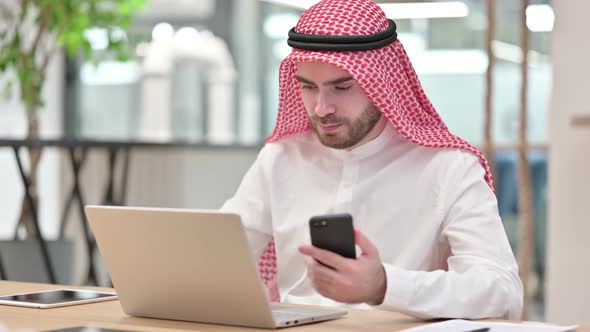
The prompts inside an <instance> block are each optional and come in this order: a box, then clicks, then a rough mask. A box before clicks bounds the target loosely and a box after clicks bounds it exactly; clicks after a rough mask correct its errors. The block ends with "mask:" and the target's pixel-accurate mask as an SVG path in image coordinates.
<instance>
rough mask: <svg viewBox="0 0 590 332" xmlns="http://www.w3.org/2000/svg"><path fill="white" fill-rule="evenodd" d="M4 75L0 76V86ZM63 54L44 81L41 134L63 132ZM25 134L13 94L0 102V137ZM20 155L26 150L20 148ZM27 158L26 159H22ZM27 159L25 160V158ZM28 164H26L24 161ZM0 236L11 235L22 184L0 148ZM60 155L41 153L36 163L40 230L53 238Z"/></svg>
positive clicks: (13, 163)
mask: <svg viewBox="0 0 590 332" xmlns="http://www.w3.org/2000/svg"><path fill="white" fill-rule="evenodd" d="M4 79H5V77H2V78H0V86H2V84H1V83H2V82H3V80H4ZM62 96H63V56H62V55H61V54H59V55H57V56H55V57H54V58H53V60H52V61H51V62H50V64H49V67H48V72H47V81H46V84H45V88H44V89H43V98H44V100H45V107H44V108H43V109H42V110H41V111H40V113H39V117H40V121H39V122H40V126H41V136H42V137H56V136H59V135H60V134H61V133H62V114H63V113H62V109H63V100H62V99H63V97H62ZM25 136H26V118H25V112H24V109H23V107H22V105H20V103H19V102H18V100H17V95H16V94H14V96H13V98H12V100H9V101H6V100H1V101H0V137H2V138H15V139H20V138H24V137H25ZM22 153H23V156H24V153H25V151H24V150H23V151H22ZM24 159H27V158H24ZM25 162H26V161H25ZM27 165H28V163H27ZM0 170H2V171H1V172H0V187H1V188H2V190H0V211H2V214H1V216H2V217H1V219H0V239H6V238H11V237H12V234H13V232H14V227H15V226H16V222H17V219H18V215H19V213H20V202H21V199H22V195H23V192H24V191H23V186H22V182H21V179H20V174H19V171H18V166H17V164H16V160H15V158H14V154H13V152H12V150H11V149H10V148H7V147H4V148H0ZM58 174H59V155H58V153H57V151H56V150H54V149H48V150H45V151H44V152H43V156H42V159H41V162H40V165H39V175H38V179H39V197H40V207H39V218H40V223H41V231H42V232H43V234H45V235H46V236H48V237H55V236H56V234H57V231H58V227H57V220H58V218H59V217H58V214H59V212H58V209H59V206H60V205H61V203H60V202H61V201H60V199H59V191H58V188H59V177H58Z"/></svg>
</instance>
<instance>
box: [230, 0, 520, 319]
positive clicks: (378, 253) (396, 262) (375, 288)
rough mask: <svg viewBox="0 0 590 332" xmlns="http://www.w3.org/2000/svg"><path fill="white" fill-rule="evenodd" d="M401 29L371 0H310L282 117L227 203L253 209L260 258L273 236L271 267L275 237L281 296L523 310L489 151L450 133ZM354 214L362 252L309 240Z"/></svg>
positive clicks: (448, 312)
mask: <svg viewBox="0 0 590 332" xmlns="http://www.w3.org/2000/svg"><path fill="white" fill-rule="evenodd" d="M396 37H397V34H396V32H395V24H394V23H393V21H390V20H387V18H386V17H385V15H384V13H383V11H382V10H381V9H380V8H379V7H378V6H377V5H375V4H374V3H372V2H370V1H368V0H324V1H322V2H320V3H318V4H317V5H315V6H313V7H311V8H310V9H309V10H307V11H306V12H305V13H304V14H303V15H302V17H301V19H300V20H299V22H298V24H297V25H296V27H295V28H294V29H293V30H291V32H290V33H289V45H291V46H292V47H293V51H292V53H291V54H290V55H289V56H288V57H287V58H286V59H285V60H284V61H283V62H282V64H281V67H280V75H279V81H280V82H279V84H280V97H279V113H278V118H277V124H276V128H275V130H274V132H273V134H272V135H271V136H270V137H269V138H268V139H267V141H266V144H265V146H264V147H263V148H262V150H261V151H260V154H259V156H258V158H257V160H256V162H255V163H254V164H253V165H252V167H251V168H250V170H249V171H248V172H247V174H246V175H245V177H244V179H243V181H242V183H241V185H240V187H239V188H238V190H237V192H236V194H235V196H234V197H233V198H232V199H230V200H228V201H227V202H226V204H225V205H224V207H223V209H224V210H227V211H234V212H237V213H239V214H240V215H241V216H242V219H243V222H244V225H245V226H246V228H247V230H248V239H249V241H250V244H251V246H252V248H253V251H254V253H255V255H257V256H256V257H259V256H260V254H261V253H262V252H263V251H264V249H265V247H266V246H267V244H268V243H269V241H271V240H272V239H274V245H275V246H276V247H275V248H272V247H271V250H267V251H266V252H265V254H264V255H263V257H262V262H261V267H263V268H264V269H266V270H264V269H263V277H265V278H266V279H268V277H269V276H268V275H264V272H266V273H268V272H269V269H270V270H271V271H270V272H274V271H272V268H273V263H274V252H273V250H272V249H276V250H275V251H276V264H277V267H278V273H277V279H276V280H277V282H278V291H279V295H280V300H281V301H283V302H291V303H307V304H318V305H341V304H348V305H350V304H357V305H358V306H359V307H370V306H376V307H378V308H381V309H388V310H395V311H401V312H404V313H407V314H411V315H414V316H417V317H421V318H437V317H444V318H452V317H460V318H472V319H476V318H488V317H501V318H510V319H518V318H519V317H520V314H521V310H522V295H523V294H522V284H521V282H520V279H519V277H518V271H517V270H518V268H517V265H516V262H515V259H514V256H513V254H512V252H511V249H510V246H509V244H508V241H507V238H506V234H505V232H504V228H503V226H502V222H501V220H500V217H499V215H498V209H497V201H496V198H495V196H494V193H493V190H492V189H491V187H492V179H491V175H490V173H489V168H488V165H487V162H486V161H485V159H484V158H483V156H482V154H481V153H480V152H479V151H477V150H476V149H475V148H473V147H472V146H471V145H469V144H468V143H466V142H465V141H463V140H461V139H460V138H458V137H456V136H454V135H452V134H451V133H449V131H448V130H447V128H446V126H445V125H444V123H443V121H442V120H441V118H440V117H439V115H438V114H437V113H436V111H435V109H434V108H433V106H432V105H431V104H430V102H429V100H428V98H427V97H426V95H425V93H424V91H423V90H422V88H421V87H420V83H419V81H418V78H417V76H416V74H415V72H414V70H413V68H412V65H411V64H410V61H409V59H408V58H407V56H406V53H405V51H404V49H403V47H402V44H401V43H400V41H399V40H397V38H396ZM344 212H346V213H350V214H351V215H352V216H353V218H354V223H355V227H356V228H357V229H356V230H355V240H356V244H357V246H358V247H359V249H360V251H361V253H360V255H359V256H358V258H357V259H348V258H344V257H341V256H339V255H337V254H334V253H331V252H329V251H325V250H321V249H319V248H315V247H312V246H310V245H309V243H310V240H309V228H308V220H309V218H310V217H311V216H313V215H320V214H328V213H344ZM271 244H272V243H271ZM320 263H322V264H320ZM269 265H270V266H269ZM267 281H268V280H267ZM271 284H272V283H271ZM267 285H268V283H267Z"/></svg>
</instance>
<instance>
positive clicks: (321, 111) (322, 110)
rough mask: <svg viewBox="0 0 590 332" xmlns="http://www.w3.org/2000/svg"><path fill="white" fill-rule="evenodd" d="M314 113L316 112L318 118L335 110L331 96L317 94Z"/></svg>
mask: <svg viewBox="0 0 590 332" xmlns="http://www.w3.org/2000/svg"><path fill="white" fill-rule="evenodd" d="M314 112H315V114H317V115H318V116H319V117H320V118H323V117H324V116H326V115H328V114H332V113H334V112H336V106H335V105H334V103H333V102H332V100H331V98H329V97H328V96H326V95H325V94H323V93H319V94H318V99H317V103H316V105H315V109H314Z"/></svg>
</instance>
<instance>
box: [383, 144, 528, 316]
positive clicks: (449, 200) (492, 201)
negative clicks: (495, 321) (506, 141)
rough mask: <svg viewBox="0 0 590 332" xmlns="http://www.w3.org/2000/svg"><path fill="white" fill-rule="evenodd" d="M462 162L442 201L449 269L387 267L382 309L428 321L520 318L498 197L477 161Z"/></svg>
mask: <svg viewBox="0 0 590 332" xmlns="http://www.w3.org/2000/svg"><path fill="white" fill-rule="evenodd" d="M461 161H462V162H460V163H458V165H456V167H455V168H454V170H450V171H449V176H447V179H449V181H448V183H446V188H445V187H443V188H442V191H441V192H442V193H444V194H441V197H440V199H442V202H441V203H442V204H443V209H444V210H445V212H446V214H445V218H444V221H443V223H442V225H441V233H440V239H439V240H440V241H441V243H446V244H447V245H448V247H449V248H450V251H451V255H450V256H449V258H448V259H447V265H448V270H438V271H430V272H426V271H410V270H405V269H402V268H399V267H396V266H393V265H391V264H383V265H384V268H385V273H386V277H387V290H386V294H385V297H384V301H383V303H382V304H381V305H379V307H380V308H383V309H389V310H395V311H400V312H404V313H406V314H409V315H412V316H416V317H420V318H426V319H428V318H467V319H481V318H504V319H520V316H521V313H522V305H523V288H522V283H521V281H520V278H519V276H518V266H517V264H516V260H515V258H514V255H513V253H512V250H511V248H510V245H509V243H508V239H507V236H506V232H505V230H504V227H503V225H502V221H501V219H500V216H499V213H498V207H497V200H496V197H495V195H494V193H493V192H492V190H491V189H490V188H489V186H488V184H487V183H486V181H485V180H484V170H483V168H482V167H481V165H480V164H479V159H477V158H476V157H474V156H471V155H468V156H463V158H462V160H461ZM443 184H444V183H443Z"/></svg>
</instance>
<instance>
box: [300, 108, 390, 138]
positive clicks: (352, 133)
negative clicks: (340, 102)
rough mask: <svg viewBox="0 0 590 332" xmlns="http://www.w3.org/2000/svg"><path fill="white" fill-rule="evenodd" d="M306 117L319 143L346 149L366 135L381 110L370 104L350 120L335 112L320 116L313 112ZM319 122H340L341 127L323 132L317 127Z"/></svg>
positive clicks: (379, 115)
mask: <svg viewBox="0 0 590 332" xmlns="http://www.w3.org/2000/svg"><path fill="white" fill-rule="evenodd" d="M308 117H309V121H310V123H311V126H312V127H313V130H314V131H315V132H316V134H317V136H318V138H319V140H320V143H322V144H323V145H325V146H327V147H330V148H334V149H347V148H350V147H353V146H355V145H356V144H358V143H359V142H360V141H362V140H363V139H364V138H365V137H367V135H368V134H369V133H370V132H371V130H373V128H374V127H375V125H376V124H377V122H379V119H381V112H379V110H378V109H377V108H376V107H375V106H373V105H371V104H370V105H369V106H367V107H366V108H365V109H364V110H363V112H362V113H361V115H360V116H358V117H357V118H356V119H352V120H351V119H347V118H339V117H337V116H336V115H335V114H328V115H326V116H325V117H323V118H320V117H319V116H317V115H315V113H313V115H311V116H310V115H309V114H308ZM320 124H322V125H328V124H340V125H341V126H342V127H343V128H342V130H339V131H338V132H336V133H325V132H323V131H322V130H321V129H320V128H319V126H320Z"/></svg>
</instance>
